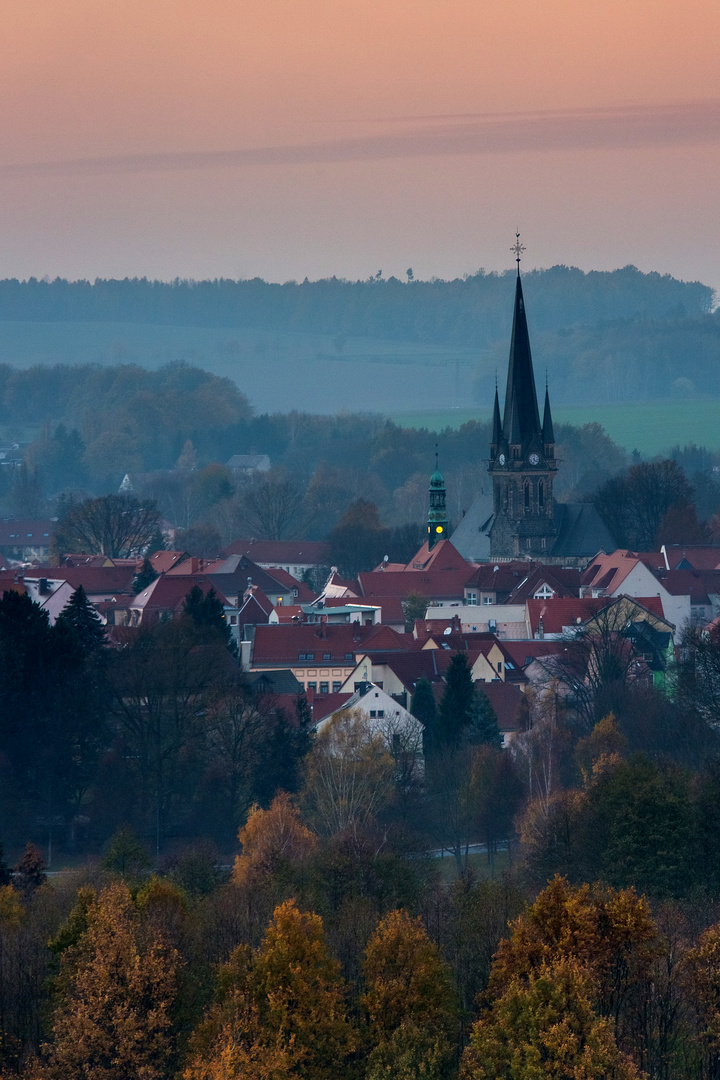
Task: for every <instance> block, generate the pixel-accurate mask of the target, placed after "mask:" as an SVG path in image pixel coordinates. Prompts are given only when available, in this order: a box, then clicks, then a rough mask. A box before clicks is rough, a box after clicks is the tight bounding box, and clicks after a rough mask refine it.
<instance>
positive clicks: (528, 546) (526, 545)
mask: <svg viewBox="0 0 720 1080" xmlns="http://www.w3.org/2000/svg"><path fill="white" fill-rule="evenodd" d="M531 546H532V540H531V539H530V537H529V536H528V538H527V540H526V541H525V547H526V549H527V550H528V551H529V550H530V548H531Z"/></svg>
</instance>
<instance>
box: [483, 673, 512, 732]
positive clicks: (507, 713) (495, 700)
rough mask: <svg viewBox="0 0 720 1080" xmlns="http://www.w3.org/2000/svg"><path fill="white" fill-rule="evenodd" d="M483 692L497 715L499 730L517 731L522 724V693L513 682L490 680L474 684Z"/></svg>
mask: <svg viewBox="0 0 720 1080" xmlns="http://www.w3.org/2000/svg"><path fill="white" fill-rule="evenodd" d="M476 685H478V686H479V687H480V689H481V690H483V692H484V693H485V695H486V697H487V699H488V701H489V702H490V704H491V705H492V707H493V709H494V711H495V715H496V716H497V721H498V727H499V728H500V731H506V732H508V733H511V732H513V733H514V732H516V731H519V730H520V728H521V726H522V704H523V701H524V695H523V692H522V690H518V688H517V686H515V685H514V684H513V683H507V682H491V683H483V682H481V683H478V684H476Z"/></svg>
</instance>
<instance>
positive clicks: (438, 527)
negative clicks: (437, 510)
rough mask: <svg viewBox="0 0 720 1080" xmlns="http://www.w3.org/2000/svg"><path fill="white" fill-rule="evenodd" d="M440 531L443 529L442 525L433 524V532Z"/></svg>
mask: <svg viewBox="0 0 720 1080" xmlns="http://www.w3.org/2000/svg"><path fill="white" fill-rule="evenodd" d="M442 531H443V527H442V525H436V526H435V532H442Z"/></svg>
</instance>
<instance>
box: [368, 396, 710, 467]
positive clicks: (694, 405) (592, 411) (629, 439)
mask: <svg viewBox="0 0 720 1080" xmlns="http://www.w3.org/2000/svg"><path fill="white" fill-rule="evenodd" d="M390 415H391V419H392V420H394V421H395V422H396V423H398V424H402V425H404V426H406V427H413V428H421V427H426V428H429V429H430V430H435V431H440V430H442V429H443V428H445V427H452V428H457V427H460V426H461V424H465V423H467V421H468V420H487V419H489V417H490V410H489V409H479V408H475V409H438V410H435V411H431V410H427V411H422V412H399V411H397V412H393V413H391V414H390ZM553 419H554V420H555V422H556V423H563V424H576V425H578V426H581V425H582V424H588V423H591V422H593V421H595V422H596V423H598V424H602V426H603V427H604V428H605V430H606V431H607V433H608V435H609V436H610V437H611V439H613V440H614V441H615V442H616V443H619V445H620V446H625V447H627V449H628V450H639V451H640V453H642V454H660V453H662V452H663V451H664V450H668V449H669V448H670V447H671V446H675V445H680V446H685V445H686V444H687V443H696V444H697V445H698V446H707V447H708V449H712V450H718V449H720V401H718V400H714V399H702V400H699V401H687V400H678V401H651V402H644V403H640V404H635V403H633V402H622V403H619V404H617V405H608V404H607V403H605V404H602V405H575V406H571V405H559V406H558V407H557V408H556V409H553Z"/></svg>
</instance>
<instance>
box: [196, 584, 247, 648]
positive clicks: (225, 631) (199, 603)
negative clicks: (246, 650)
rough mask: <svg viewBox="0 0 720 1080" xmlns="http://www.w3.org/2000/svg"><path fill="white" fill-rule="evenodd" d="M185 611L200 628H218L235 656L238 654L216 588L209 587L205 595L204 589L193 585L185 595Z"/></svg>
mask: <svg viewBox="0 0 720 1080" xmlns="http://www.w3.org/2000/svg"><path fill="white" fill-rule="evenodd" d="M183 613H184V614H185V615H187V616H188V617H189V618H190V619H191V620H192V622H193V623H194V624H195V626H196V627H198V629H201V630H206V629H208V630H209V629H212V630H217V631H218V632H219V633H220V634H221V636H222V638H223V640H224V642H225V644H226V645H227V647H228V649H229V650H230V652H231V653H233V655H234V656H236V655H237V646H236V645H235V642H234V641H233V639H232V633H231V630H230V627H229V626H228V622H227V619H226V618H225V607H224V605H223V602H222V600H221V599H220V597H219V596H218V594H217V593H216V592H215V589H213V588H210V589H208V591H207V593H206V594H205V595H204V596H203V592H202V589H201V588H200V587H199V586H198V585H193V587H192V589H191V590H190V592H189V593H188V594H187V596H186V597H185V603H184V604H183Z"/></svg>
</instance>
